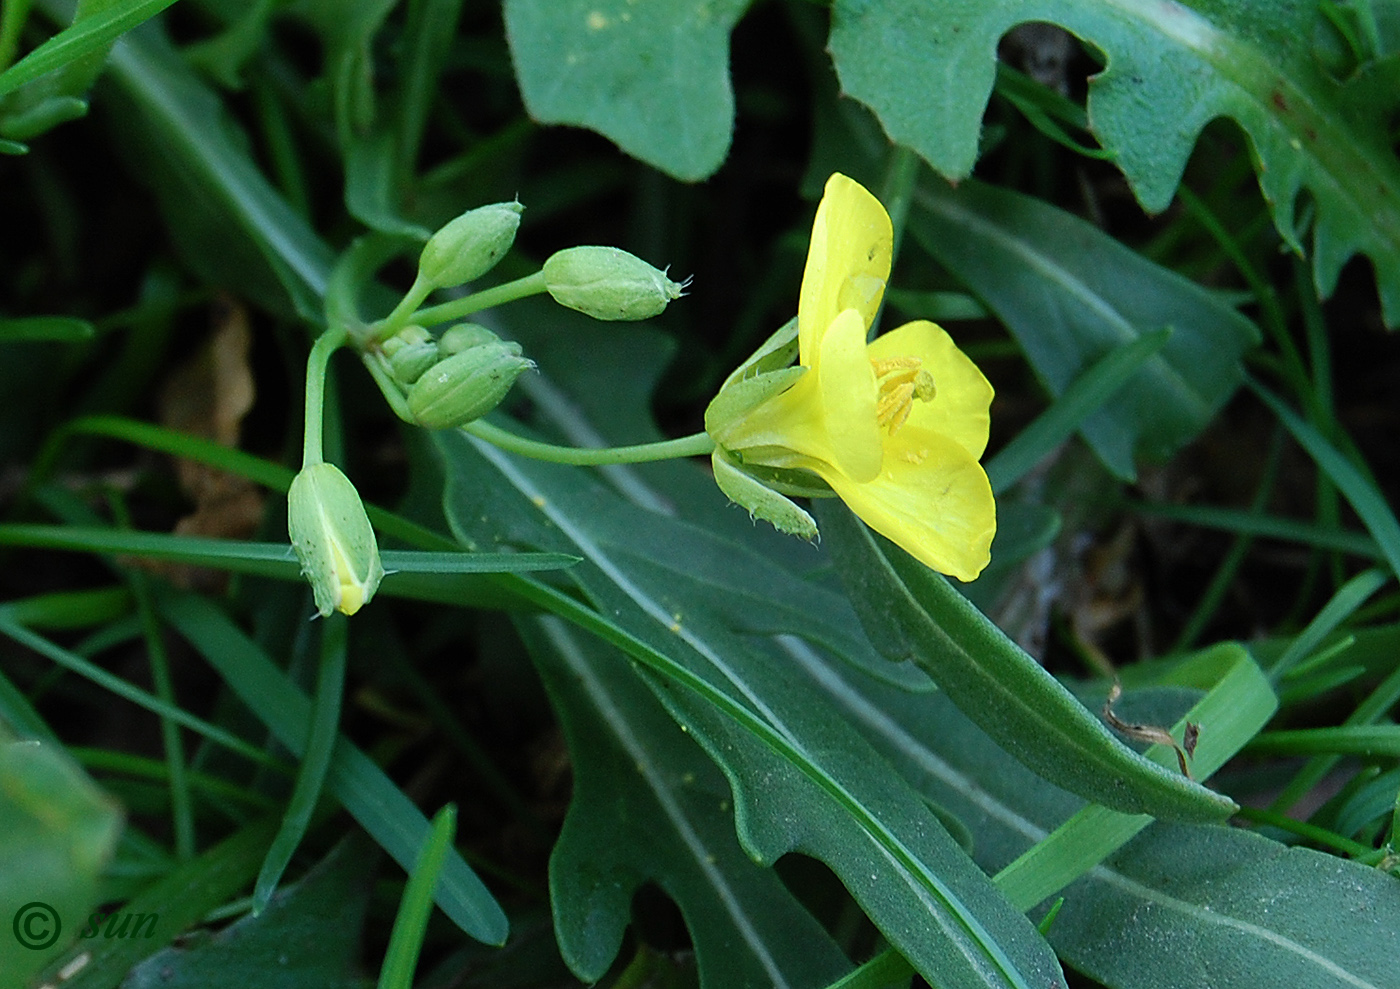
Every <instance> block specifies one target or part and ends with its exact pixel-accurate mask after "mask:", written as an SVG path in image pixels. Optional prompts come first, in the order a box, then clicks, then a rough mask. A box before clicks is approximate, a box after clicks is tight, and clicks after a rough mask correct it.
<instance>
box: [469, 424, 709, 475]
mask: <svg viewBox="0 0 1400 989" xmlns="http://www.w3.org/2000/svg"><path fill="white" fill-rule="evenodd" d="M462 428H463V429H464V430H466V431H467V432H469V433H471V434H472V435H473V436H475V437H477V438H478V439H483V440H485V441H486V442H488V443H491V444H493V445H495V446H498V447H500V448H501V449H502V450H508V451H509V452H511V453H518V454H520V455H521V456H525V457H533V458H534V459H536V460H548V461H550V462H551V463H556V464H578V465H584V466H594V467H596V466H602V465H605V464H640V463H646V462H648V461H653V460H673V459H676V458H679V457H698V456H702V455H704V454H708V453H713V452H714V449H715V441H714V440H712V439H710V435H709V434H708V433H692V434H691V435H689V436H682V437H681V438H680V439H674V440H662V441H661V442H659V443H642V444H639V445H637V446H605V447H578V446H556V445H554V444H553V443H540V442H538V441H536V440H527V439H525V438H524V437H523V436H517V435H516V434H514V433H512V432H510V431H508V430H505V429H502V428H500V427H499V426H493V425H491V424H490V423H489V422H486V421H485V420H483V419H478V420H476V421H475V422H471V423H468V424H467V425H465V426H463V427H462Z"/></svg>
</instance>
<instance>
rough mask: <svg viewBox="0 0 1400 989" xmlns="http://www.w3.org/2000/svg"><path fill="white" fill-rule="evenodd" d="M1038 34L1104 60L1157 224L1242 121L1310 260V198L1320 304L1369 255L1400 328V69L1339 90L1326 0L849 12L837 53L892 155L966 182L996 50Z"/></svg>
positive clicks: (844, 10) (1103, 133)
mask: <svg viewBox="0 0 1400 989" xmlns="http://www.w3.org/2000/svg"><path fill="white" fill-rule="evenodd" d="M1028 20H1034V21H1049V22H1052V23H1055V24H1059V25H1061V26H1062V27H1064V28H1066V29H1067V30H1069V31H1070V32H1072V33H1073V34H1075V35H1077V36H1078V37H1079V38H1081V39H1083V40H1084V41H1086V42H1089V43H1090V44H1091V45H1093V46H1094V47H1095V48H1097V49H1098V51H1100V52H1102V53H1103V56H1104V58H1105V60H1106V66H1105V68H1104V70H1103V71H1102V72H1100V73H1098V74H1097V75H1095V76H1094V77H1093V78H1092V79H1091V80H1090V84H1089V101H1088V110H1089V122H1090V125H1091V127H1092V129H1093V132H1094V134H1095V136H1096V137H1098V139H1099V142H1100V143H1101V144H1102V145H1103V147H1104V148H1105V149H1106V150H1107V151H1108V152H1109V153H1110V154H1112V156H1113V159H1114V161H1115V162H1116V163H1117V164H1118V166H1119V167H1120V168H1121V169H1122V170H1123V173H1124V174H1125V175H1126V176H1127V178H1128V182H1129V183H1130V184H1131V186H1132V187H1133V191H1134V192H1135V193H1136V195H1137V197H1138V199H1139V201H1140V202H1141V203H1142V204H1143V206H1144V207H1146V208H1147V209H1148V210H1149V211H1153V212H1155V211H1158V210H1162V209H1165V208H1166V206H1167V205H1168V203H1170V201H1171V197H1172V193H1173V191H1174V190H1175V188H1176V186H1177V183H1178V182H1179V181H1180V179H1181V174H1182V170H1183V169H1184V168H1185V165H1186V160H1187V158H1188V157H1189V155H1190V153H1191V149H1192V147H1193V146H1194V144H1195V142H1196V138H1197V136H1198V135H1199V134H1200V131H1201V128H1202V127H1204V126H1205V124H1206V123H1207V122H1209V121H1210V120H1213V119H1214V118H1216V117H1229V118H1232V119H1233V120H1235V121H1237V122H1238V123H1239V125H1240V127H1242V128H1243V129H1244V131H1245V133H1246V134H1247V135H1248V136H1249V139H1250V142H1251V145H1252V148H1253V152H1254V159H1255V161H1256V162H1257V163H1258V165H1257V167H1258V172H1259V182H1260V186H1261V188H1262V190H1263V193H1264V198H1265V199H1266V200H1267V201H1268V202H1269V203H1270V205H1271V206H1272V208H1273V212H1274V223H1275V225H1276V226H1277V227H1278V229H1279V232H1280V233H1281V234H1282V235H1283V237H1284V239H1285V240H1286V241H1287V242H1288V243H1289V244H1290V245H1292V246H1293V247H1294V248H1295V249H1296V250H1299V251H1301V247H1300V243H1301V240H1302V237H1303V235H1304V232H1305V231H1304V229H1303V227H1304V223H1303V221H1301V220H1300V217H1299V214H1298V212H1297V200H1298V193H1299V192H1300V191H1301V190H1303V189H1306V190H1307V191H1308V192H1309V193H1310V194H1311V196H1312V198H1313V201H1314V202H1315V204H1316V218H1315V220H1314V222H1313V273H1314V278H1315V280H1316V282H1317V286H1318V288H1319V290H1320V292H1321V294H1322V295H1323V296H1326V295H1328V294H1330V292H1331V290H1332V288H1333V287H1334V286H1335V285H1336V280H1337V274H1338V272H1339V271H1340V270H1341V267H1342V265H1343V264H1344V263H1345V262H1346V261H1347V259H1348V258H1350V257H1351V256H1352V255H1353V254H1356V253H1363V254H1367V255H1369V256H1370V258H1371V261H1372V263H1373V264H1374V266H1375V269H1376V281H1377V283H1378V284H1379V286H1380V294H1381V301H1382V305H1383V307H1384V310H1385V315H1386V321H1387V323H1389V324H1390V325H1392V326H1393V325H1396V324H1397V323H1400V162H1397V160H1396V156H1395V153H1394V151H1393V149H1392V139H1391V136H1390V133H1389V126H1390V124H1389V121H1390V120H1391V119H1392V116H1393V114H1394V112H1395V109H1396V106H1397V103H1400V87H1397V86H1396V80H1397V70H1398V69H1400V60H1397V58H1396V57H1395V56H1390V57H1386V58H1381V59H1378V60H1376V61H1373V62H1369V63H1367V64H1364V65H1362V66H1361V67H1360V68H1359V70H1358V71H1357V72H1356V73H1355V74H1354V75H1353V76H1351V77H1350V78H1347V79H1345V80H1337V79H1334V78H1332V77H1331V76H1330V75H1328V74H1327V72H1326V70H1325V69H1324V68H1323V66H1322V64H1321V63H1320V62H1319V60H1318V59H1317V58H1316V57H1315V55H1314V48H1313V39H1314V37H1316V36H1317V33H1318V31H1319V29H1320V28H1322V27H1323V26H1324V25H1323V22H1322V14H1321V13H1320V12H1319V10H1318V4H1317V3H1316V2H1314V0H1186V2H1171V3H1122V2H1119V0H1038V2H1036V3H1033V4H1026V3H1021V2H1013V0H936V2H932V3H931V2H928V0H837V2H836V3H835V5H834V7H833V12H832V30H831V40H830V50H831V52H832V57H833V59H834V61H835V63H836V69H837V73H838V74H839V76H840V78H841V83H842V87H843V89H844V90H845V91H846V92H847V93H848V94H850V95H851V96H853V97H855V98H856V99H858V100H860V101H861V102H863V103H866V104H867V105H869V106H870V107H871V108H872V109H874V110H875V112H876V114H877V115H878V116H879V117H880V120H881V122H882V123H883V124H884V126H885V130H886V131H887V132H888V133H889V135H890V137H891V138H892V139H893V140H894V141H895V142H896V143H898V144H905V145H908V146H909V147H911V148H914V149H915V150H916V151H918V152H919V153H920V154H921V155H922V156H923V157H924V158H925V160H927V161H928V162H929V164H931V165H933V167H934V168H936V169H937V170H938V171H939V172H941V173H942V174H943V175H944V176H946V177H948V178H950V179H961V178H963V177H965V176H966V175H967V174H968V173H969V172H970V171H971V170H972V165H973V162H974V160H975V159H976V155H977V142H978V136H979V131H980V128H981V122H982V113H983V110H984V109H985V108H986V105H987V99H988V96H989V95H990V93H991V90H992V86H993V81H994V79H995V76H996V46H997V40H998V39H999V38H1000V37H1001V36H1002V35H1003V34H1004V33H1005V32H1006V31H1007V30H1009V29H1010V28H1011V27H1013V26H1014V25H1016V24H1019V23H1022V22H1024V21H1028Z"/></svg>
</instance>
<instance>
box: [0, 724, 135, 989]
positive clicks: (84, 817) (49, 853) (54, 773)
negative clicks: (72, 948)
mask: <svg viewBox="0 0 1400 989" xmlns="http://www.w3.org/2000/svg"><path fill="white" fill-rule="evenodd" d="M121 829H122V812H121V809H120V808H119V807H118V806H117V804H116V802H115V801H114V800H113V799H112V798H111V797H109V796H107V795H106V794H105V793H103V792H102V790H101V789H99V788H98V786H97V784H96V783H94V782H93V781H92V780H91V779H90V778H89V777H88V776H87V774H86V773H84V772H83V771H82V769H80V768H79V767H78V765H77V764H76V763H74V762H73V761H72V760H71V759H69V757H68V756H67V754H65V753H64V751H63V748H62V746H60V745H58V744H56V743H55V742H53V741H49V740H43V741H41V740H39V739H20V738H16V737H15V736H14V735H13V734H11V733H10V731H9V729H8V728H7V727H6V726H5V724H4V722H3V721H0V918H3V927H0V973H3V974H4V977H5V982H6V984H7V985H23V984H25V983H27V982H28V980H29V977H30V976H32V975H33V974H34V973H35V972H38V971H39V970H40V969H41V968H43V967H44V964H45V963H46V962H48V961H50V960H51V959H53V958H54V956H55V955H57V954H59V953H61V952H62V951H63V950H64V948H65V946H66V945H68V944H71V943H72V941H73V939H74V938H75V937H76V936H77V935H78V933H79V931H80V930H81V929H82V926H83V921H84V920H85V919H86V917H87V915H88V912H89V911H90V910H92V909H93V907H95V906H96V905H97V903H98V899H99V888H98V879H99V877H100V874H101V872H102V870H103V868H104V867H105V866H106V864H107V861H108V859H110V858H111V856H112V853H113V851H114V850H115V849H116V844H117V837H118V836H119V835H120V834H121Z"/></svg>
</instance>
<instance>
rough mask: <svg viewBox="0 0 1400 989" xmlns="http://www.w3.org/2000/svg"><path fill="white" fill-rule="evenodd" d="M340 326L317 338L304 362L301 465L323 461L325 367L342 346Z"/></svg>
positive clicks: (342, 332) (343, 335) (343, 330)
mask: <svg viewBox="0 0 1400 989" xmlns="http://www.w3.org/2000/svg"><path fill="white" fill-rule="evenodd" d="M345 336H346V331H345V328H344V327H343V326H332V327H331V328H330V329H328V330H326V332H325V333H322V334H321V335H320V337H318V338H317V340H316V342H315V344H313V345H312V347H311V355H310V356H309V357H307V358H306V438H305V440H304V442H303V444H302V454H301V465H302V467H311V466H312V465H314V464H319V463H321V462H323V461H324V460H325V457H324V456H323V455H322V452H321V431H322V421H323V419H324V417H325V407H326V365H327V364H329V363H330V359H331V354H333V353H335V351H336V348H338V347H339V346H340V345H341V344H343V343H344V342H345Z"/></svg>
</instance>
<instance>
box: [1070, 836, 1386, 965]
mask: <svg viewBox="0 0 1400 989" xmlns="http://www.w3.org/2000/svg"><path fill="white" fill-rule="evenodd" d="M1108 917H1112V918H1114V920H1113V922H1112V923H1105V922H1104V920H1105V918H1108ZM1397 917H1400V881H1397V880H1396V879H1395V877H1394V876H1391V875H1388V874H1386V873H1384V872H1381V871H1380V870H1378V869H1374V868H1371V867H1369V866H1365V865H1361V864H1360V863H1358V862H1349V861H1347V860H1345V859H1339V858H1336V857H1335V856H1332V855H1326V854H1323V853H1322V852H1316V851H1313V850H1312V849H1310V848H1289V847H1287V846H1285V845H1281V844H1279V843H1277V842H1275V841H1270V840H1269V839H1267V838H1264V837H1262V836H1260V835H1257V834H1253V833H1251V832H1248V831H1242V830H1238V829H1235V828H1200V827H1196V828H1192V827H1182V826H1173V825H1167V824H1157V825H1153V826H1152V827H1151V828H1148V829H1147V830H1146V831H1144V832H1143V833H1142V834H1141V835H1140V836H1139V837H1137V838H1136V839H1134V840H1133V841H1132V842H1131V843H1130V844H1128V845H1127V846H1125V847H1124V848H1123V850H1122V851H1120V852H1119V853H1117V854H1116V855H1114V856H1113V857H1112V858H1111V859H1109V860H1108V862H1106V863H1105V864H1104V866H1103V867H1102V868H1101V869H1098V870H1095V872H1094V873H1093V874H1092V875H1091V876H1089V877H1088V878H1086V879H1084V880H1082V881H1081V882H1080V883H1078V884H1076V885H1075V886H1071V887H1070V888H1069V889H1068V890H1066V891H1065V904H1064V907H1063V908H1062V909H1061V910H1060V913H1059V915H1058V916H1057V917H1056V918H1055V922H1054V924H1053V925H1051V928H1050V940H1051V942H1052V943H1053V944H1054V945H1055V949H1056V950H1057V951H1058V952H1059V953H1060V955H1061V956H1062V957H1063V958H1064V959H1065V960H1066V961H1068V962H1069V963H1070V964H1072V965H1073V966H1074V967H1075V968H1077V969H1079V970H1080V971H1083V972H1086V973H1088V974H1089V975H1092V976H1093V977H1094V978H1096V979H1098V980H1100V981H1102V982H1103V983H1104V984H1106V985H1111V986H1114V987H1115V989H1160V987H1161V986H1205V985H1211V986H1307V987H1308V989H1343V987H1346V989H1388V987H1390V986H1393V985H1395V977H1396V958H1400V924H1397V923H1396V922H1395V918H1397Z"/></svg>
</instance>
